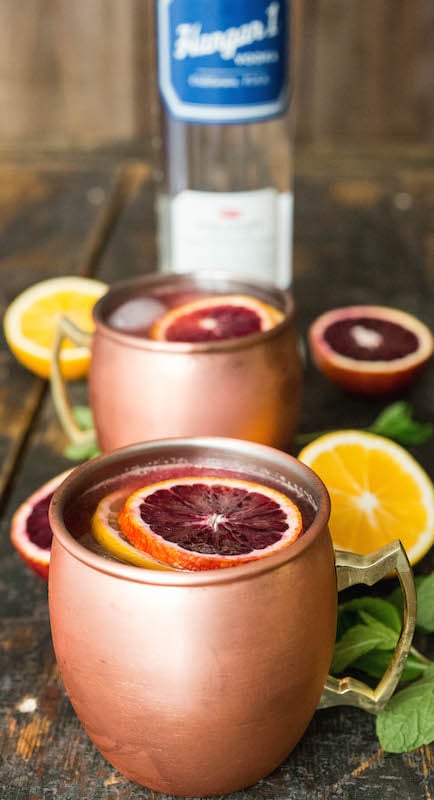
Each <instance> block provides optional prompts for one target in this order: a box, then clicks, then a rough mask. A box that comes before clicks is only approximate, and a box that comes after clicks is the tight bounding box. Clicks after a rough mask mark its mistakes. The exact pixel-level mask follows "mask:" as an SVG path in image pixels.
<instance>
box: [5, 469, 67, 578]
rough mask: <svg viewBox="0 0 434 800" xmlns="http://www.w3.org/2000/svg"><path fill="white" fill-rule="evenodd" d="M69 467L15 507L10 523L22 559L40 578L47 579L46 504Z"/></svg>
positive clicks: (48, 529)
mask: <svg viewBox="0 0 434 800" xmlns="http://www.w3.org/2000/svg"><path fill="white" fill-rule="evenodd" d="M70 472H71V470H70V469H68V470H66V471H65V472H62V473H61V474H60V475H56V477H55V478H52V479H51V480H50V481H48V483H45V484H44V485H43V486H41V487H40V489H38V490H37V491H36V492H34V493H33V494H32V495H30V497H29V498H27V500H25V501H24V503H22V505H21V506H20V507H19V508H18V509H17V511H16V512H15V514H14V516H13V518H12V524H11V541H12V544H13V545H14V547H15V548H16V550H18V552H19V554H20V556H21V558H22V559H23V560H24V561H25V562H26V564H28V566H29V567H31V569H32V570H33V571H34V572H36V574H37V575H39V576H40V577H41V578H44V579H45V580H47V578H48V568H49V565H50V555H51V542H52V539H53V534H52V531H51V527H50V522H49V519H48V507H49V505H50V501H51V498H52V496H53V494H54V492H55V491H56V489H57V487H58V486H60V484H61V483H63V481H64V480H65V478H66V477H67V475H69V473H70Z"/></svg>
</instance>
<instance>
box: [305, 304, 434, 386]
mask: <svg viewBox="0 0 434 800" xmlns="http://www.w3.org/2000/svg"><path fill="white" fill-rule="evenodd" d="M309 342H310V348H311V352H312V357H313V360H314V362H315V364H316V366H317V367H318V369H319V370H320V372H322V373H323V374H324V375H325V376H326V377H327V378H329V379H330V380H331V381H333V382H335V383H337V384H338V385H339V386H341V387H342V388H343V389H347V390H349V391H353V392H359V393H360V394H365V395H381V394H386V393H389V392H394V391H397V390H398V389H402V388H403V387H405V386H407V385H408V384H410V383H411V382H412V381H413V380H414V379H415V378H416V377H417V375H418V374H419V372H420V371H421V369H422V367H423V366H424V364H425V363H426V362H427V361H428V359H429V358H430V356H431V354H432V351H433V337H432V335H431V332H430V331H429V329H428V328H427V327H426V325H424V324H423V323H422V322H420V320H418V319H416V317H414V316H412V315H411V314H407V313H406V312H404V311H400V310H399V309H394V308H388V307H384V306H348V307H345V308H336V309H333V310H332V311H327V312H325V313H324V314H321V316H319V317H318V318H317V319H316V320H315V321H314V323H313V324H312V325H311V327H310V329H309Z"/></svg>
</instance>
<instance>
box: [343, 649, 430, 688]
mask: <svg viewBox="0 0 434 800" xmlns="http://www.w3.org/2000/svg"><path fill="white" fill-rule="evenodd" d="M392 655H393V652H392V651H391V650H371V651H370V652H369V653H366V654H365V655H363V656H361V657H360V658H358V659H356V661H354V662H353V664H352V668H353V669H357V670H360V671H361V672H366V674H367V675H369V676H370V677H371V678H382V677H383V675H384V673H385V672H386V669H387V667H388V666H389V664H390V662H391V660H392ZM427 669H428V664H425V663H424V662H423V661H419V659H418V658H417V656H414V655H413V654H412V653H410V654H409V656H408V658H407V661H406V662H405V667H404V669H403V671H402V674H401V681H413V680H415V679H416V678H418V677H419V676H420V675H422V673H424V672H426V670H427Z"/></svg>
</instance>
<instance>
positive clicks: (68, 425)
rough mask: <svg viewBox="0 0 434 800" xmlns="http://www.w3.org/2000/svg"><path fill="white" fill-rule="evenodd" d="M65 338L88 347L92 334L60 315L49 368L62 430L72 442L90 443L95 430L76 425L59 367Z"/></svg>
mask: <svg viewBox="0 0 434 800" xmlns="http://www.w3.org/2000/svg"><path fill="white" fill-rule="evenodd" d="M65 339H71V340H72V341H73V342H74V344H76V345H78V346H79V347H90V343H91V340H92V334H91V333H87V332H86V331H83V330H82V329H81V328H79V327H78V325H76V324H75V323H74V322H72V320H70V319H69V318H68V317H64V316H60V317H59V319H58V321H57V327H56V331H55V335H54V341H53V349H52V352H51V369H50V383H51V392H52V395H53V401H54V406H55V409H56V412H57V416H58V418H59V421H60V424H61V426H62V428H63V430H64V431H65V433H66V435H67V436H68V438H69V439H70V441H71V442H72V443H73V444H78V445H82V444H90V443H91V442H93V441H94V439H95V431H94V430H93V429H91V430H87V431H82V430H81V429H80V428H79V427H78V425H77V423H76V421H75V419H74V415H73V413H72V409H71V405H70V403H69V400H68V395H67V391H66V383H65V380H64V378H63V375H62V371H61V367H60V351H61V348H62V344H63V342H64V340H65Z"/></svg>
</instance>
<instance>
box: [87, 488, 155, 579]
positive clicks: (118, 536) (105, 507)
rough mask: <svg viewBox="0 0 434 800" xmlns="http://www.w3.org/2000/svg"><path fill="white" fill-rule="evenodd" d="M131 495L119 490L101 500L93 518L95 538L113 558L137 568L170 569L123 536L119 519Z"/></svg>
mask: <svg viewBox="0 0 434 800" xmlns="http://www.w3.org/2000/svg"><path fill="white" fill-rule="evenodd" d="M129 495H130V492H129V491H128V490H127V489H118V490H117V491H115V492H111V493H110V494H108V495H106V496H105V497H103V499H102V500H100V502H99V503H98V505H97V507H96V511H95V513H94V515H93V517H92V534H93V536H94V538H95V539H96V541H97V542H98V544H100V545H101V547H103V548H104V550H106V551H107V552H108V553H110V554H111V555H112V556H115V557H116V558H119V559H121V560H122V561H127V562H128V563H129V564H134V565H135V566H136V567H144V568H145V569H166V570H167V569H170V567H169V566H168V565H167V564H161V563H160V562H159V561H157V560H156V559H155V558H152V557H151V556H149V555H147V554H146V553H143V552H142V551H140V550H137V548H136V547H134V545H132V544H130V542H129V541H128V539H126V538H125V536H124V535H123V533H122V531H121V529H120V526H119V522H118V517H119V512H120V510H121V508H122V506H123V505H124V503H125V501H126V500H127V498H128V496H129Z"/></svg>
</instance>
